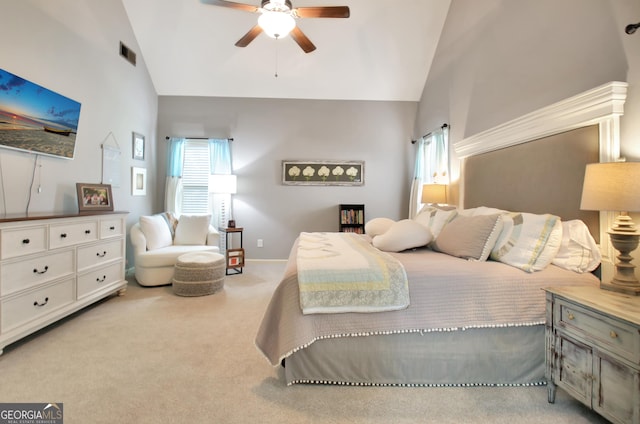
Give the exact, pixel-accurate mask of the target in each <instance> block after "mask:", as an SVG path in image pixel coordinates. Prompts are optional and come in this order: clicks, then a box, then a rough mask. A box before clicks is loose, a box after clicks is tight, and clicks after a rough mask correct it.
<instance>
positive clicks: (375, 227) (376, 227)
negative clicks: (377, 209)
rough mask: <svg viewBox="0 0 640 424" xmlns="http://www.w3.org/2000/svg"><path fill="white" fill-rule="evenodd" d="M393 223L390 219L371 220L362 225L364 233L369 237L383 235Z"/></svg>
mask: <svg viewBox="0 0 640 424" xmlns="http://www.w3.org/2000/svg"><path fill="white" fill-rule="evenodd" d="M394 222H395V221H394V220H393V219H390V218H373V219H371V220H369V221H367V223H366V224H364V232H365V234H367V235H369V236H370V237H375V236H379V235H380V234H384V233H385V232H386V231H387V230H388V229H389V227H391V226H392V225H393V223H394Z"/></svg>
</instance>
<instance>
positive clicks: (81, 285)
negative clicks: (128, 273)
mask: <svg viewBox="0 0 640 424" xmlns="http://www.w3.org/2000/svg"><path fill="white" fill-rule="evenodd" d="M122 278H123V269H122V262H118V263H115V264H111V265H107V266H105V267H102V268H99V269H95V270H92V271H89V272H87V273H86V274H82V275H79V276H78V299H82V298H83V297H85V296H87V295H90V294H91V293H93V292H95V291H98V290H100V289H102V288H104V287H107V286H109V285H110V284H113V283H116V282H118V281H122Z"/></svg>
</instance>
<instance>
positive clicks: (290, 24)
mask: <svg viewBox="0 0 640 424" xmlns="http://www.w3.org/2000/svg"><path fill="white" fill-rule="evenodd" d="M258 25H260V28H262V30H263V31H264V33H265V34H267V35H268V36H269V37H271V38H282V37H286V36H287V35H288V34H289V33H290V32H291V30H292V29H293V28H294V27H295V26H296V21H295V19H294V18H293V16H291V14H290V13H288V12H280V11H274V12H272V11H266V10H265V11H264V12H262V15H260V17H259V18H258Z"/></svg>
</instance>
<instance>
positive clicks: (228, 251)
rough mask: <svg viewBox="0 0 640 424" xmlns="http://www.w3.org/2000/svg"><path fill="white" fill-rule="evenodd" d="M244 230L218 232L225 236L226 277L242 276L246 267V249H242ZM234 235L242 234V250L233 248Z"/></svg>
mask: <svg viewBox="0 0 640 424" xmlns="http://www.w3.org/2000/svg"><path fill="white" fill-rule="evenodd" d="M243 230H244V228H242V227H238V228H218V231H220V232H221V233H224V234H225V252H224V256H225V259H226V262H227V265H226V267H227V269H226V271H225V275H233V274H242V268H243V267H244V249H243V247H242V231H243ZM234 234H240V248H235V249H234V248H233V239H232V236H233V235H234Z"/></svg>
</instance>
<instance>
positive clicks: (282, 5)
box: [201, 0, 349, 53]
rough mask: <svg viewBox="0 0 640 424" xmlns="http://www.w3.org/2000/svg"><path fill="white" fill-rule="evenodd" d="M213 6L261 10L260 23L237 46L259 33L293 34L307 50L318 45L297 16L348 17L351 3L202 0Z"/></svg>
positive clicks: (274, 35) (301, 46)
mask: <svg viewBox="0 0 640 424" xmlns="http://www.w3.org/2000/svg"><path fill="white" fill-rule="evenodd" d="M201 1H202V3H206V4H210V5H213V6H222V7H229V8H231V9H238V10H243V11H245V12H252V13H259V14H260V17H259V18H258V23H257V24H256V25H255V26H254V27H253V28H251V29H250V30H249V32H247V33H246V34H245V35H244V36H243V37H242V38H240V39H239V40H238V41H237V42H236V46H238V47H246V46H248V45H249V43H251V42H252V41H253V40H254V39H255V38H256V37H257V36H258V35H260V33H262V32H264V33H265V34H267V35H268V36H269V37H272V38H282V37H286V36H287V35H288V34H291V38H293V40H294V41H295V42H296V43H298V45H299V46H300V48H302V50H304V52H305V53H310V52H312V51H314V50H315V49H316V46H314V45H313V43H312V42H311V40H309V38H308V37H307V36H306V35H304V33H303V32H302V31H301V30H300V28H298V27H297V26H296V22H295V20H296V19H298V18H348V17H349V7H348V6H318V7H295V8H294V7H292V5H291V1H290V0H262V3H261V4H260V7H257V6H252V5H250V4H244V3H236V2H232V1H226V0H201Z"/></svg>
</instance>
